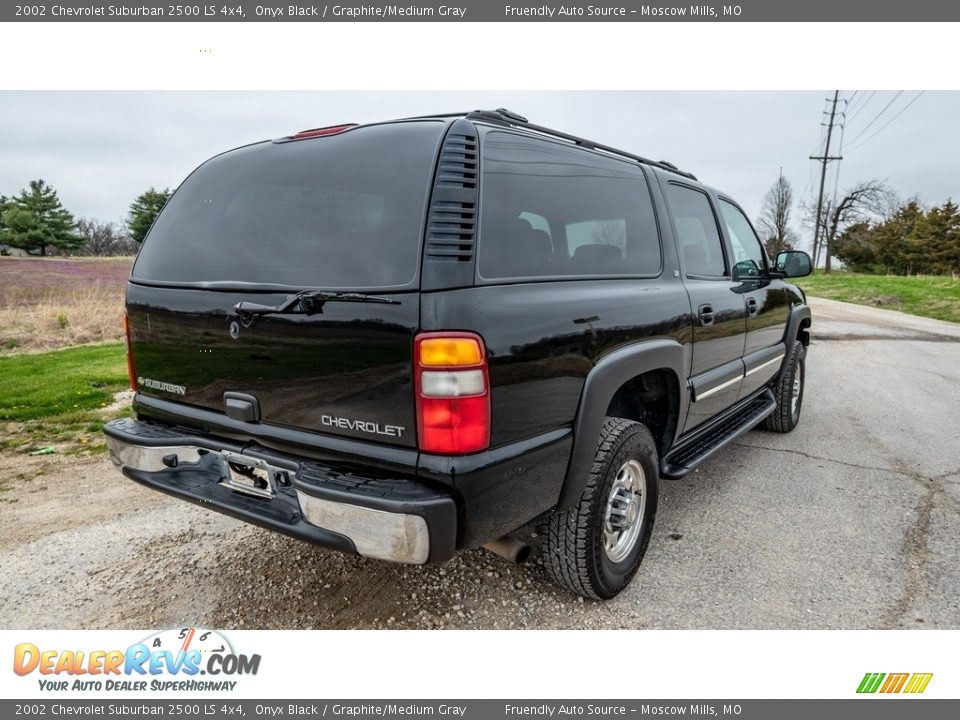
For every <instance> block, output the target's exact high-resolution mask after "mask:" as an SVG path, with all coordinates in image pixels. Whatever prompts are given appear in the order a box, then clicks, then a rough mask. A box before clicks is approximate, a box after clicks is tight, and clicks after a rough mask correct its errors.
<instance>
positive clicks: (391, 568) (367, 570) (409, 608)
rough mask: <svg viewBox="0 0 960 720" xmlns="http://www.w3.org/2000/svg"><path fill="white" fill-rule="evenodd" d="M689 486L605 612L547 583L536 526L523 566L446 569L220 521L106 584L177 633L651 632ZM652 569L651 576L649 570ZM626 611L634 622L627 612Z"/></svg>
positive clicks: (478, 553)
mask: <svg viewBox="0 0 960 720" xmlns="http://www.w3.org/2000/svg"><path fill="white" fill-rule="evenodd" d="M691 487H693V486H692V485H691V484H688V483H684V482H681V483H667V484H666V486H665V487H664V488H663V489H662V490H661V512H660V517H659V518H658V528H657V529H655V531H654V537H653V541H652V544H651V548H650V550H649V551H648V558H647V561H646V562H645V563H644V565H643V566H641V570H640V574H639V576H638V577H637V578H636V580H635V581H634V583H633V584H632V585H631V586H630V587H629V588H628V589H627V590H626V591H625V592H624V593H622V594H621V595H620V596H619V597H618V598H616V599H614V600H612V601H608V602H606V603H600V602H592V601H589V600H583V599H582V598H579V597H577V596H574V595H572V594H570V593H567V592H566V591H564V590H561V589H559V588H557V587H556V586H555V585H553V584H552V583H551V581H550V578H549V577H548V575H547V573H546V572H545V570H544V568H543V565H542V562H541V560H540V557H541V553H542V547H541V546H540V541H541V539H542V536H541V535H539V534H538V533H537V532H536V528H535V526H534V525H531V526H528V527H526V528H524V529H522V530H521V531H520V532H519V533H518V536H520V537H522V538H523V539H524V540H526V541H527V542H529V543H530V544H531V545H532V546H533V553H532V554H531V558H530V560H528V561H527V562H526V563H524V564H522V565H513V564H511V563H508V562H507V561H505V560H503V559H501V558H499V557H498V556H496V555H494V554H492V553H490V552H489V551H487V550H484V549H475V550H470V551H467V552H463V553H459V554H458V555H456V556H455V557H454V558H453V559H452V560H451V561H449V562H447V563H444V564H442V565H430V566H409V565H398V564H393V563H388V562H382V561H377V560H369V559H366V558H361V557H356V556H351V555H343V554H340V553H337V552H335V551H331V550H327V549H325V548H321V547H318V546H314V545H311V544H309V543H305V542H301V541H299V540H295V539H293V538H288V537H286V536H283V535H280V534H277V533H273V532H270V531H266V530H262V529H259V528H256V527H253V526H249V525H242V524H236V523H233V522H232V521H229V520H226V519H223V523H228V524H227V525H226V527H225V528H224V527H223V526H222V524H221V522H220V518H217V517H216V516H214V517H215V518H216V520H214V521H213V522H211V523H202V522H200V523H198V522H196V521H193V522H191V523H190V526H189V527H190V529H189V530H186V531H184V532H182V533H177V534H169V535H166V536H164V537H163V538H162V539H161V540H159V541H152V542H150V543H145V544H143V545H141V546H140V547H139V548H138V552H137V553H136V554H135V556H133V557H131V558H130V559H129V561H128V562H127V563H122V564H121V565H119V566H117V567H114V568H112V569H111V570H110V571H109V572H108V573H105V575H113V576H128V577H129V576H130V575H131V574H136V575H137V576H138V577H139V579H140V581H141V583H140V585H139V587H138V588H136V589H131V591H130V593H129V594H128V595H127V596H126V602H127V603H128V605H127V609H126V613H125V614H127V613H129V615H128V618H130V619H131V620H132V619H133V618H136V619H137V623H138V624H143V623H144V621H146V624H147V625H149V626H151V627H153V626H163V625H176V624H179V623H184V622H187V623H196V624H201V625H206V626H209V627H214V628H218V629H287V628H301V629H311V628H316V629H352V628H362V629H385V628H386V629H390V628H396V629H441V628H462V629H474V628H475V629H481V628H482V629H507V628H514V629H521V628H537V629H544V628H621V627H644V626H648V625H649V624H650V623H649V622H648V621H645V620H644V617H643V616H644V615H645V614H646V612H645V610H648V609H649V608H646V607H645V606H646V602H645V599H644V598H645V589H644V586H645V584H646V583H647V581H648V578H647V577H646V576H647V575H648V574H650V572H651V571H652V572H662V568H661V567H659V566H661V564H662V562H659V561H658V560H662V558H660V556H661V555H662V553H663V551H664V550H665V549H667V548H666V546H667V545H668V544H670V545H673V544H675V542H676V540H678V539H679V537H682V535H680V534H679V533H677V532H675V530H674V529H675V528H676V527H677V526H682V525H683V524H684V522H683V521H682V520H680V519H678V518H677V517H676V515H677V512H678V511H679V513H680V514H681V515H682V514H683V513H684V510H683V509H684V507H685V506H686V504H687V502H688V500H687V499H685V497H684V496H685V495H687V494H688V493H689V492H690V488H691ZM192 512H197V513H202V515H201V516H200V517H204V518H206V517H208V514H207V513H203V511H200V510H195V511H192ZM204 525H206V527H204ZM224 529H225V530H226V531H225V532H224V531H223V530H224ZM671 535H672V536H674V537H673V538H671ZM677 536H679V537H677ZM647 564H650V565H652V566H654V567H652V568H651V571H648V570H647V569H646V566H647ZM104 580H105V581H106V582H107V584H111V585H112V584H113V581H111V580H108V579H106V578H105V579H104ZM626 608H629V609H630V612H623V610H624V609H626ZM129 621H130V620H128V622H129Z"/></svg>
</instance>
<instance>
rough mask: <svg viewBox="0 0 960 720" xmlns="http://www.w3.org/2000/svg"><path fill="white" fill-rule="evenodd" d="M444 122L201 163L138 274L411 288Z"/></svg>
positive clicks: (166, 213)
mask: <svg viewBox="0 0 960 720" xmlns="http://www.w3.org/2000/svg"><path fill="white" fill-rule="evenodd" d="M442 130H443V125H442V124H441V123H439V122H422V123H420V122H418V123H397V124H390V125H375V126H371V127H364V128H357V129H355V130H351V131H349V132H345V133H342V134H340V135H333V136H329V137H322V138H319V139H315V140H302V141H295V142H285V143H273V142H265V143H259V144H257V145H251V146H248V147H245V148H240V149H239V150H234V151H231V152H228V153H225V154H224V155H221V156H218V157H216V158H214V159H212V160H210V161H209V162H207V163H205V164H204V165H202V166H200V168H198V169H197V170H196V171H195V172H194V173H193V174H192V175H191V176H190V177H189V178H187V180H186V181H184V183H183V185H181V186H180V188H179V189H178V190H177V192H176V193H175V194H174V195H173V197H172V198H171V199H170V201H169V203H168V204H167V206H166V207H165V208H164V210H163V212H162V213H160V216H159V217H158V218H157V221H156V223H154V226H153V228H152V229H151V230H150V233H149V234H148V236H147V238H146V239H145V240H144V245H143V248H142V250H141V251H140V255H139V257H138V258H137V262H136V265H135V266H134V269H133V275H132V277H133V279H134V280H135V281H137V280H140V281H144V282H164V283H208V282H219V283H237V284H240V283H254V284H269V285H284V286H290V287H296V288H308V287H320V288H347V289H349V288H386V287H404V286H408V285H410V284H411V283H412V282H413V281H414V280H415V278H416V275H417V267H418V264H419V251H420V238H421V237H422V223H423V217H424V212H425V205H426V202H427V199H428V196H429V185H430V181H431V174H432V171H433V159H434V155H435V152H436V148H437V145H438V143H439V140H440V133H441V131H442Z"/></svg>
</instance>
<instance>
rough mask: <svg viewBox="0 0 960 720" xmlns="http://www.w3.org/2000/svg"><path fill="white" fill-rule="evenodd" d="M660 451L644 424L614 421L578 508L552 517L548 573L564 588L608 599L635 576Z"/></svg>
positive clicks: (652, 507) (606, 428)
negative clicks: (658, 451)
mask: <svg viewBox="0 0 960 720" xmlns="http://www.w3.org/2000/svg"><path fill="white" fill-rule="evenodd" d="M659 474H660V472H659V466H658V463H657V447H656V444H655V443H654V441H653V437H652V436H651V435H650V431H649V430H647V428H645V427H644V426H643V425H641V424H640V423H636V422H633V421H630V420H624V419H621V418H607V420H606V422H605V423H604V425H603V429H602V430H601V433H600V442H599V444H598V446H597V454H596V456H595V457H594V461H593V465H592V467H591V469H590V475H589V477H588V478H587V484H586V487H585V488H584V489H583V494H582V495H581V496H580V501H579V502H578V504H577V505H576V506H575V507H573V508H569V509H567V510H558V511H556V512H554V513H553V514H552V515H551V516H550V517H549V518H548V520H547V537H546V548H545V550H546V557H545V565H546V568H547V572H548V573H549V574H550V576H551V577H552V578H553V580H554V582H556V583H557V584H558V585H560V586H561V587H563V588H565V589H567V590H569V591H571V592H573V593H576V594H578V595H582V596H583V597H585V598H590V599H595V600H606V599H609V598H612V597H614V596H615V595H617V594H618V593H619V592H620V591H621V590H623V589H624V588H625V587H626V586H627V585H628V584H629V583H630V581H631V580H632V579H633V576H634V575H635V574H636V572H637V570H638V568H639V567H640V561H641V560H642V559H643V556H644V553H646V550H647V545H648V544H649V543H650V534H651V533H652V532H653V522H654V518H655V517H656V514H657V495H658V485H657V479H658V477H659Z"/></svg>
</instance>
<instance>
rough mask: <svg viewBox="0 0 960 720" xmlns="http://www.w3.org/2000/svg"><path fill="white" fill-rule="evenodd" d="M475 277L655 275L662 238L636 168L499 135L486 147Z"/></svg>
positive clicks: (546, 143) (647, 191) (561, 147)
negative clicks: (477, 267) (478, 266)
mask: <svg viewBox="0 0 960 720" xmlns="http://www.w3.org/2000/svg"><path fill="white" fill-rule="evenodd" d="M482 167H483V184H482V188H483V192H482V197H481V200H480V209H481V212H480V232H481V240H480V255H479V263H480V275H481V276H482V277H484V278H486V279H501V278H521V277H551V276H559V277H562V276H578V275H579V276H583V275H656V274H658V273H659V272H660V265H661V257H660V238H659V235H658V232H657V224H656V220H655V219H654V215H653V207H652V205H651V200H650V189H649V187H648V185H647V181H646V178H645V177H644V176H643V172H642V171H641V170H640V168H639V167H636V166H634V165H631V164H629V163H626V162H622V161H619V160H615V159H612V158H606V157H603V156H601V155H596V154H594V153H588V152H584V151H582V150H577V149H575V148H571V147H566V146H564V145H561V144H559V143H556V142H551V141H546V140H539V139H537V138H528V137H523V136H520V135H512V134H507V133H501V132H491V133H489V134H487V136H486V137H485V138H484V141H483V166H482Z"/></svg>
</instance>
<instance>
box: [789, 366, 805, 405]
mask: <svg viewBox="0 0 960 720" xmlns="http://www.w3.org/2000/svg"><path fill="white" fill-rule="evenodd" d="M802 392H803V363H797V367H796V369H795V370H794V372H793V388H792V389H791V391H790V414H791V415H792V416H793V417H794V418H796V417H797V411H798V410H799V408H800V394H801V393H802Z"/></svg>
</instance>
